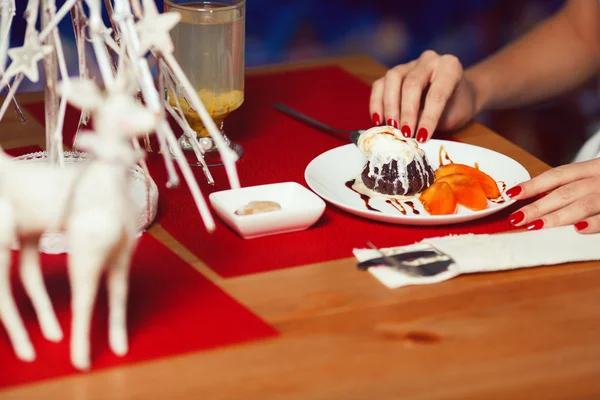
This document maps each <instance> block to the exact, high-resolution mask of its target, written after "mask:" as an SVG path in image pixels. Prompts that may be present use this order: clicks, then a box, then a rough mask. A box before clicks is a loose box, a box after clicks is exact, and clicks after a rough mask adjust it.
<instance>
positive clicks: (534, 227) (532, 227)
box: [527, 219, 544, 231]
mask: <svg viewBox="0 0 600 400" xmlns="http://www.w3.org/2000/svg"><path fill="white" fill-rule="evenodd" d="M543 227H544V221H542V220H541V219H536V220H535V221H533V222H532V223H530V224H529V225H527V230H529V231H538V230H540V229H542V228H543Z"/></svg>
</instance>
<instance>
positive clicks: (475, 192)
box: [432, 174, 487, 211]
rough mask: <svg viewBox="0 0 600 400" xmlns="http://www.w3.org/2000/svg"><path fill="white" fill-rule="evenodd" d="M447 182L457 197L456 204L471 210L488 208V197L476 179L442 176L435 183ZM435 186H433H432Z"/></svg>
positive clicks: (453, 175) (455, 175) (451, 175)
mask: <svg viewBox="0 0 600 400" xmlns="http://www.w3.org/2000/svg"><path fill="white" fill-rule="evenodd" d="M438 182H446V183H447V184H448V185H450V188H451V189H452V191H453V192H454V195H455V196H456V202H457V203H458V204H460V205H463V206H465V207H467V208H470V209H471V210H474V211H478V210H483V209H485V208H487V196H486V195H485V192H484V191H483V188H482V187H481V185H480V184H479V182H477V181H476V180H475V179H473V178H471V177H470V176H468V175H463V174H450V175H446V176H442V177H441V178H439V179H438V180H437V181H436V182H435V183H438ZM432 186H433V185H432Z"/></svg>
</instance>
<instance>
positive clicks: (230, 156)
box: [163, 53, 240, 189]
mask: <svg viewBox="0 0 600 400" xmlns="http://www.w3.org/2000/svg"><path fill="white" fill-rule="evenodd" d="M163 57H164V59H165V62H166V63H167V65H168V66H169V68H170V69H171V71H173V73H174V74H175V76H176V77H177V80H178V81H179V82H180V83H181V84H182V85H183V90H184V91H185V94H186V98H187V99H189V100H191V102H192V104H191V106H192V107H193V108H194V109H195V110H196V112H197V113H198V115H199V116H200V119H202V122H203V124H204V126H205V127H206V130H207V131H208V133H209V134H210V136H211V138H212V139H213V140H214V141H215V145H216V147H217V149H218V150H219V155H220V156H221V161H222V162H223V165H224V166H225V171H226V172H227V178H228V179H229V185H230V186H231V188H232V189H238V188H239V187H240V180H239V177H238V173H237V169H236V165H235V163H236V162H237V160H238V155H237V154H236V152H235V151H233V149H231V148H230V147H229V146H228V145H227V143H226V142H225V140H224V139H223V135H222V134H221V131H220V130H219V128H217V125H216V124H215V122H214V121H213V119H212V118H211V116H210V114H209V113H208V111H207V110H206V107H204V104H203V103H202V101H200V97H199V96H198V93H196V91H195V90H194V88H193V87H192V84H191V83H190V81H189V80H188V78H187V77H186V76H185V74H184V72H183V70H182V69H181V67H180V66H179V64H178V63H177V61H176V60H175V57H173V55H172V54H169V53H167V54H163Z"/></svg>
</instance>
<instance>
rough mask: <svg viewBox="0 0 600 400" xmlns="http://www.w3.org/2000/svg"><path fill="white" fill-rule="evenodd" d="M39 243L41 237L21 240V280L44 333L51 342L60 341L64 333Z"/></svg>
mask: <svg viewBox="0 0 600 400" xmlns="http://www.w3.org/2000/svg"><path fill="white" fill-rule="evenodd" d="M38 243H39V237H36V238H29V239H22V240H21V265H20V269H19V270H20V273H21V281H22V282H23V286H24V287H25V291H26V292H27V295H28V296H29V298H30V299H31V302H32V303H33V308H35V313H36V315H37V317H38V321H39V322H40V326H41V328H42V334H43V335H44V337H45V338H46V339H48V340H50V341H51V342H60V341H61V340H62V338H63V333H62V329H61V328H60V324H59V323H58V319H57V318H56V314H55V313H54V309H53V308H52V303H51V302H50V298H49V297H48V292H47V291H46V286H45V285H44V277H43V276H42V270H41V267H40V254H39V252H38Z"/></svg>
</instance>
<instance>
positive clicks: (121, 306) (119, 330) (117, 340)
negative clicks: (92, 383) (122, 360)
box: [107, 240, 135, 356]
mask: <svg viewBox="0 0 600 400" xmlns="http://www.w3.org/2000/svg"><path fill="white" fill-rule="evenodd" d="M134 245H135V241H134V240H129V241H127V243H125V244H124V245H123V246H122V247H121V248H120V249H119V252H118V253H117V254H116V255H115V259H114V263H113V265H111V266H110V267H109V269H108V280H107V286H108V302H109V303H108V307H109V319H108V329H109V330H108V338H109V343H110V348H111V349H112V351H113V352H114V353H115V354H117V355H119V356H124V355H125V354H127V351H128V349H129V345H128V343H127V291H128V286H129V282H128V280H129V266H130V263H131V256H132V254H133V250H134Z"/></svg>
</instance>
